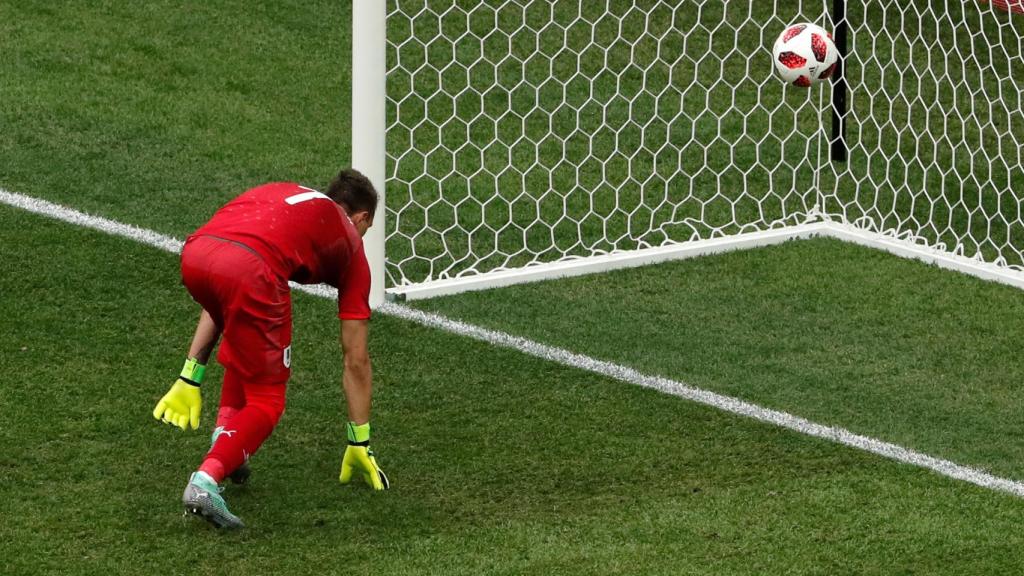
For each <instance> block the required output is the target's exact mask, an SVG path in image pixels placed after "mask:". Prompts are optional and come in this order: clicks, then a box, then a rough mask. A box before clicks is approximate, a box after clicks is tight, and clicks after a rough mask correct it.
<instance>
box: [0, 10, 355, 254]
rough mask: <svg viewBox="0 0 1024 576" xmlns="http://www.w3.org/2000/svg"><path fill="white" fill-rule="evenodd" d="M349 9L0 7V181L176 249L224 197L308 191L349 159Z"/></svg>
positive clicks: (222, 201)
mask: <svg viewBox="0 0 1024 576" xmlns="http://www.w3.org/2000/svg"><path fill="white" fill-rule="evenodd" d="M349 11H350V6H349V5H348V3H343V2H331V1H318V2H295V3H287V2H261V3H256V4H254V3H252V2H244V1H225V2H216V3H210V2H201V1H196V2H145V3H126V2H118V1H99V0H95V1H88V2H78V3H54V2H49V1H31V0H30V1H25V2H20V1H19V2H3V3H0V54H3V61H2V64H0V67H2V75H3V78H4V81H3V82H0V126H3V127H4V128H3V130H0V132H2V134H0V158H2V159H3V160H2V166H3V168H2V171H0V174H2V182H0V184H2V185H3V186H5V187H6V188H8V189H10V190H14V191H19V192H22V193H24V194H31V195H33V196H38V197H43V198H47V199H49V200H53V201H56V202H61V203H64V204H68V205H71V206H75V207H76V208H79V209H83V210H86V211H90V212H93V213H98V214H103V215H105V216H108V217H111V218H115V219H119V220H124V221H129V222H133V223H135V224H138V225H142V226H145V227H148V228H153V229H156V230H160V231H161V232H164V233H169V234H174V235H177V236H183V235H185V234H188V233H190V232H191V231H192V230H193V229H194V228H195V224H196V223H197V222H201V221H203V220H204V219H205V218H207V217H208V216H209V214H210V213H212V212H213V210H215V209H216V208H217V207H218V206H220V205H221V204H223V203H224V202H226V201H227V200H228V199H230V198H231V197H233V196H234V195H235V194H236V193H237V192H238V190H239V188H242V189H244V188H245V187H248V186H254V185H256V184H258V183H261V182H264V181H267V180H270V179H285V178H287V179H293V180H300V181H303V182H305V183H307V184H309V185H311V186H323V185H325V184H326V183H327V181H329V179H330V178H331V177H332V176H333V175H334V174H335V173H337V170H338V168H339V167H340V166H341V165H342V164H343V163H345V162H347V161H348V158H349V157H350V154H349V149H350V143H351V140H350V135H349V133H348V131H347V130H346V127H347V126H348V119H347V118H348V114H349V112H348V111H349V101H350V87H349V81H348V79H349V75H350V72H349V70H350V67H351V57H350V56H349V40H348V35H347V31H346V30H345V28H344V27H343V26H342V22H346V21H348V19H349V18H350V16H349ZM58 167H59V168H58Z"/></svg>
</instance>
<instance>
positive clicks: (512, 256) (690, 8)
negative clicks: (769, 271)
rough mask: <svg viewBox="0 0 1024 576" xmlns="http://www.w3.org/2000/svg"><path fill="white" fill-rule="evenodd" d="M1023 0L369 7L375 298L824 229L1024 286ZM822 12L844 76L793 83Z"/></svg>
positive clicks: (362, 19) (357, 11)
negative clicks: (796, 49)
mask: <svg viewBox="0 0 1024 576" xmlns="http://www.w3.org/2000/svg"><path fill="white" fill-rule="evenodd" d="M1021 4H1024V3H1021V2H1017V0H1006V1H1003V0H999V1H996V2H991V3H989V2H984V1H982V0H943V1H942V2H927V3H922V2H908V3H893V2H889V1H888V0H864V1H862V2H850V3H847V2H844V1H842V0H773V1H771V2H767V1H766V2H727V1H726V0H687V1H683V2H679V1H674V0H595V1H593V2H590V1H586V2H584V1H582V0H482V1H478V0H387V1H386V2H385V1H383V0H354V1H353V35H352V39H353V46H352V55H353V67H352V164H353V166H354V167H356V168H358V169H360V170H362V171H363V172H365V173H366V174H367V176H369V177H370V179H371V180H372V181H373V182H374V184H375V185H376V186H377V188H378V190H380V191H381V192H382V194H383V196H384V201H383V204H382V207H383V209H381V210H378V214H377V219H376V220H375V224H374V227H373V228H371V231H370V233H369V234H368V236H367V239H366V243H367V252H368V256H369V257H370V259H371V266H372V267H373V270H372V272H373V277H374V294H373V297H372V301H373V303H374V304H375V305H376V304H378V303H380V302H382V301H383V300H384V298H385V290H386V292H387V294H388V295H390V296H392V297H398V298H421V297H429V296H434V295H440V294H448V293H453V292H458V291H464V290H473V289H479V288H486V287H492V286H501V285H506V284H510V283H516V282H524V281H530V280H536V279H541V278H550V277H558V276H567V275H574V274H583V273H590V272H595V271H601V270H609V269H613V268H619V267H625V266H635V265H640V264H647V263H653V262H658V261H662V260H666V259H671V258H685V257H690V256H694V255H699V254H708V253H712V252H718V251H722V250H730V249H739V248H747V247H754V246H763V245H768V244H773V243H778V242H782V241H785V240H788V239H793V238H806V237H810V236H831V237H835V238H839V239H842V240H846V241H853V242H858V243H861V244H865V245H870V246H874V247H877V248H882V249H886V250H888V251H890V252H894V253H897V254H901V255H904V256H912V257H916V258H922V259H925V260H928V261H931V262H935V263H938V264H940V265H943V266H947V267H950V268H954V269H958V270H962V271H964V272H968V273H972V274H975V275H980V276H983V277H985V278H988V279H994V280H998V281H1002V282H1007V283H1011V284H1014V285H1017V286H1022V287H1024V274H1022V273H1021V270H1022V269H1024V192H1022V191H1020V190H1018V189H1016V188H1015V186H1017V187H1019V186H1020V185H1021V183H1022V182H1024V174H1022V166H1024V55H1022V50H1024V48H1022V44H1024V43H1022V37H1024V15H1021V14H1018V12H1020V11H1021V10H1020V8H1021ZM799 21H811V22H816V23H818V24H820V25H822V26H824V27H825V28H826V29H830V30H835V31H836V40H837V44H840V45H841V46H840V50H841V52H845V55H844V56H843V60H842V62H843V67H844V71H843V74H841V75H838V76H837V78H836V79H835V82H836V84H835V85H834V86H828V85H822V86H816V87H814V88H812V89H811V90H809V91H808V90H805V89H799V88H795V87H788V86H785V85H783V83H782V82H780V81H778V80H777V79H776V78H774V77H773V75H772V74H773V72H772V65H771V60H770V59H771V44H772V42H773V40H774V38H775V37H776V36H777V35H778V33H779V32H780V31H781V30H782V29H783V28H784V27H785V26H786V25H788V24H790V23H793V22H799ZM843 44H845V46H843ZM840 84H842V85H840ZM847 85H848V88H847ZM385 136H386V137H385Z"/></svg>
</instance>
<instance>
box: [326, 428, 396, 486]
mask: <svg viewBox="0 0 1024 576" xmlns="http://www.w3.org/2000/svg"><path fill="white" fill-rule="evenodd" d="M345 428H346V431H347V432H348V448H346V449H345V457H344V458H342V460H341V475H340V476H338V480H340V481H341V483H342V484H348V483H349V482H350V481H351V480H352V474H353V473H357V474H361V475H362V477H363V480H364V481H365V482H366V483H367V484H369V485H370V487H371V488H373V489H374V490H387V489H388V488H390V487H391V485H390V484H389V483H388V477H387V476H385V475H384V471H383V470H381V469H380V466H378V465H377V459H376V458H374V456H373V450H370V423H369V422H367V423H366V424H360V425H358V426H357V425H356V424H355V423H354V422H349V423H348V424H347V425H346V427H345Z"/></svg>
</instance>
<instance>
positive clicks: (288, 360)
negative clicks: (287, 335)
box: [284, 346, 292, 368]
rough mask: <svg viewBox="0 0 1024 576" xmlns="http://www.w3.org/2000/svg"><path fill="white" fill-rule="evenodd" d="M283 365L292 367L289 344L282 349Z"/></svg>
mask: <svg viewBox="0 0 1024 576" xmlns="http://www.w3.org/2000/svg"><path fill="white" fill-rule="evenodd" d="M284 367H285V368H291V367H292V347H291V346H288V347H287V348H285V349H284Z"/></svg>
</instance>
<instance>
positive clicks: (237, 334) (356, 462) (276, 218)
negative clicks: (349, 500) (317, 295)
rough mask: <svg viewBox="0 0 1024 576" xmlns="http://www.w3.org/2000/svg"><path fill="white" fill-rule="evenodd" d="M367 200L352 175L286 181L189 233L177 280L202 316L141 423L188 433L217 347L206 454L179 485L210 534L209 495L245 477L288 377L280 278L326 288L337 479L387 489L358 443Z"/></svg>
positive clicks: (218, 506) (363, 391)
mask: <svg viewBox="0 0 1024 576" xmlns="http://www.w3.org/2000/svg"><path fill="white" fill-rule="evenodd" d="M376 208H377V192H376V190H374V188H373V185H372V184H371V183H370V181H369V180H368V179H367V178H366V177H365V176H363V175H362V174H360V173H359V172H357V171H355V170H351V169H349V170H343V171H341V172H340V173H339V174H338V175H337V177H335V178H334V180H333V181H332V182H331V183H330V185H329V187H328V188H327V192H326V193H325V194H322V193H320V192H317V191H316V190H313V189H310V188H306V187H303V186H300V185H298V184H294V183H273V184H266V185H263V186H259V187H256V188H253V189H251V190H249V191H247V192H245V193H244V194H242V195H240V196H238V197H237V198H235V199H234V200H232V201H230V202H228V203H227V204H226V205H225V206H224V207H222V208H221V209H220V210H218V211H217V212H216V213H215V214H214V215H213V217H212V218H211V219H210V221H209V222H207V223H206V224H205V225H203V226H202V227H201V228H199V230H197V231H196V232H195V233H194V234H192V235H191V236H189V238H188V239H187V240H186V242H185V247H184V249H183V250H182V253H181V277H182V282H183V283H184V284H185V287H186V288H187V289H188V291H189V293H190V294H191V295H192V297H193V298H194V299H195V300H196V302H198V303H199V304H200V305H201V306H202V308H203V310H202V313H201V314H200V316H199V326H198V327H197V328H196V332H195V336H194V337H193V339H192V345H191V347H190V348H189V353H188V359H187V361H186V362H185V367H184V369H183V370H182V373H181V377H180V378H178V380H177V381H176V382H175V383H174V385H173V386H171V389H170V390H169V391H168V392H167V394H165V395H164V397H163V398H161V399H160V401H159V402H158V403H157V405H156V408H155V409H154V410H153V416H154V417H155V418H156V419H158V420H161V421H163V422H166V423H168V424H171V425H173V426H177V427H179V428H181V429H183V430H184V429H187V428H191V429H193V430H195V429H197V428H199V416H200V410H201V407H202V402H201V399H200V385H201V384H202V382H203V372H204V370H205V365H206V363H207V360H208V359H209V357H210V353H211V351H212V350H213V347H214V345H215V344H216V343H217V340H218V339H219V338H220V336H221V335H223V342H221V345H220V350H219V352H218V354H217V360H218V361H219V362H220V363H221V364H222V365H223V366H224V383H223V386H222V387H221V399H220V409H219V411H218V412H217V422H216V428H215V429H214V431H213V438H212V447H211V448H210V451H209V452H208V453H207V454H206V457H205V459H204V460H203V462H202V464H201V465H200V466H199V469H198V470H196V472H194V473H193V474H192V475H191V477H190V478H189V481H188V484H187V485H186V487H185V493H184V495H183V496H182V503H183V504H184V506H185V510H186V512H188V513H190V514H194V515H198V516H201V517H203V518H205V519H206V520H207V521H209V522H211V523H212V524H214V525H215V526H217V527H229V528H238V527H241V526H243V523H242V521H241V519H239V518H238V517H237V516H235V515H234V514H232V513H231V512H229V511H228V508H227V504H226V503H225V502H224V499H223V497H222V496H221V495H220V490H221V488H220V485H221V483H222V482H223V481H224V479H225V478H229V477H230V478H231V479H232V481H234V482H236V483H241V482H244V481H245V480H246V479H247V478H248V476H249V467H248V460H249V458H250V457H251V456H252V455H253V454H255V453H256V451H257V450H258V449H259V447H260V445H262V444H263V442H264V441H265V440H266V439H267V437H268V436H270V433H271V432H272V431H273V430H274V427H275V426H276V425H277V422H278V420H279V419H280V418H281V414H282V413H283V412H284V407H285V388H286V384H287V382H288V377H289V375H290V373H291V342H292V312H291V294H290V290H289V286H288V281H289V280H292V281H295V282H299V283H302V284H317V283H321V282H323V283H327V284H330V285H332V286H335V287H337V289H338V318H339V319H340V320H341V338H340V339H341V348H342V354H343V357H344V373H343V377H342V389H343V390H344V393H345V398H346V401H347V405H348V424H347V426H346V432H347V436H348V447H347V448H346V450H345V455H344V458H343V460H342V465H341V474H340V480H341V482H342V483H346V482H348V481H349V480H350V479H351V478H352V476H353V475H357V476H358V477H360V478H362V479H363V480H365V481H366V482H367V483H368V484H370V486H372V487H373V488H374V489H376V490H383V489H386V488H388V480H387V477H386V476H385V475H384V473H383V472H382V471H381V470H380V468H379V467H378V466H377V462H376V459H375V458H374V456H373V452H371V451H370V449H369V442H370V424H369V419H370V396H371V368H370V357H369V352H368V350H367V335H368V330H369V318H370V307H369V292H370V270H369V265H368V264H367V261H366V255H365V253H364V252H363V242H362V236H363V235H364V234H365V233H366V230H367V229H368V228H369V227H370V225H371V224H372V223H373V215H374V212H375V210H376Z"/></svg>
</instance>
